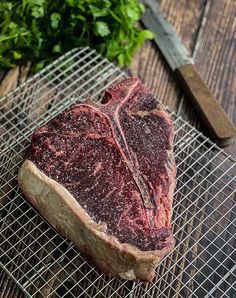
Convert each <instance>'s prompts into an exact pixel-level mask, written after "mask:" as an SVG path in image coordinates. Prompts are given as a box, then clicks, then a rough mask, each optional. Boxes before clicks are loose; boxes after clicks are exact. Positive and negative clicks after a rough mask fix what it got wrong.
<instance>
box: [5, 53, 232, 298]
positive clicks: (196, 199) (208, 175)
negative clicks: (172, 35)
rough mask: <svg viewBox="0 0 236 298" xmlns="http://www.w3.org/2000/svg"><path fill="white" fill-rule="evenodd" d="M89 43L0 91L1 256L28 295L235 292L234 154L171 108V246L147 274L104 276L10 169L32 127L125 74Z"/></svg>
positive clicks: (21, 155) (95, 94) (19, 158)
mask: <svg viewBox="0 0 236 298" xmlns="http://www.w3.org/2000/svg"><path fill="white" fill-rule="evenodd" d="M124 76H125V75H124V73H123V72H121V71H120V70H119V69H118V68H117V67H115V66H114V65H113V64H111V63H110V62H108V61H107V60H106V59H104V58H102V57H101V56H100V55H98V54H97V53H96V52H95V51H94V50H91V49H89V48H80V49H75V50H72V51H70V52H69V53H67V54H66V55H64V56H62V57H61V58H59V59H58V60H56V61H55V62H54V63H52V64H51V65H49V66H48V67H47V68H46V69H44V70H43V71H42V72H40V73H39V74H37V75H35V76H34V77H32V78H31V79H29V80H28V81H27V82H26V83H24V84H23V85H22V86H21V87H20V88H17V89H16V90H15V91H13V92H12V93H10V94H9V95H8V96H7V97H4V98H3V99H2V102H5V103H4V104H2V106H1V107H0V124H1V126H0V139H1V143H0V148H1V152H0V164H1V168H0V197H1V201H0V202H1V236H0V237H1V265H2V268H3V270H4V271H6V272H7V274H8V275H10V276H11V277H12V279H13V280H14V281H15V282H16V283H17V284H18V286H19V287H20V288H21V289H22V291H23V292H24V293H25V294H26V296H30V297H94V298H95V297H101V298H102V297H105V298H109V297H122V298H123V297H129V298H131V297H132V298H141V297H145V298H148V297H152V298H156V297H231V298H232V297H236V264H235V260H236V250H235V248H236V239H235V234H236V204H235V201H234V200H235V197H234V193H235V181H236V179H235V178H236V176H235V175H236V163H235V161H234V160H233V158H232V157H230V156H229V155H227V154H225V153H224V151H223V150H220V149H219V148H218V147H217V146H216V145H214V144H213V143H211V142H210V141H209V140H208V139H207V138H205V137H204V136H203V135H202V134H201V133H199V132H198V131H197V130H196V129H194V128H193V127H192V126H190V125H189V124H188V123H187V122H185V121H184V120H182V119H181V118H179V117H177V116H176V115H175V114H174V113H172V117H173V119H174V122H175V130H176V138H175V155H176V160H177V166H178V181H177V187H176V191H175V195H174V214H173V229H174V234H175V237H176V239H177V244H176V248H175V249H174V251H173V252H172V253H170V254H169V255H167V256H166V257H165V258H164V259H163V261H162V262H161V264H160V265H159V267H158V268H157V276H156V278H155V280H154V282H153V283H149V284H143V283H140V282H131V281H124V280H121V279H118V278H114V277H107V276H105V275H103V274H101V273H100V272H99V271H97V270H96V268H94V267H93V266H92V265H90V264H88V263H87V262H86V260H84V258H83V256H82V255H81V254H80V253H79V252H78V251H77V250H76V249H75V248H74V247H73V244H72V243H70V241H68V240H66V239H64V238H63V237H61V236H60V235H58V234H57V233H56V232H55V231H54V229H53V228H52V227H51V226H49V224H48V223H47V222H46V221H45V220H44V219H43V218H42V217H41V216H40V215H39V214H38V213H37V211H36V210H35V209H34V208H33V207H32V206H31V205H30V204H29V203H28V202H27V201H26V200H25V198H24V196H23V195H22V193H21V192H20V190H19V187H18V185H17V181H16V175H17V171H18V168H19V165H20V163H21V162H22V160H23V158H24V152H25V149H26V148H27V146H28V145H29V142H30V137H31V134H32V132H33V131H34V130H35V128H36V127H38V126H39V125H41V124H43V123H44V122H46V121H48V120H49V119H51V118H53V117H54V116H55V115H57V114H58V113H60V112H61V111H63V110H64V109H65V108H68V107H69V106H70V105H72V104H74V103H76V102H80V101H83V100H84V99H86V98H88V97H93V98H95V99H96V100H99V99H100V98H101V95H102V93H103V91H104V89H106V88H107V87H108V86H109V85H110V84H112V83H114V82H116V81H118V80H120V79H121V78H122V77H124Z"/></svg>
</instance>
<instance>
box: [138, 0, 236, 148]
mask: <svg viewBox="0 0 236 298" xmlns="http://www.w3.org/2000/svg"><path fill="white" fill-rule="evenodd" d="M143 4H144V5H145V7H146V10H145V13H144V14H143V16H142V18H141V20H142V22H143V24H144V26H145V27H147V28H149V29H150V30H151V31H152V32H154V33H155V38H154V40H155V43H156V44H157V46H158V48H159V49H160V51H161V52H162V54H163V56H164V57H165V59H166V61H167V62H168V64H169V66H170V68H171V69H172V70H173V71H174V73H175V74H176V76H177V78H178V80H179V82H180V84H181V86H182V88H183V90H184V91H185V93H186V94H187V97H188V98H189V99H190V100H191V101H192V103H193V104H194V106H195V108H196V109H197V110H198V112H199V113H200V116H201V118H202V120H203V122H204V124H205V126H206V128H207V132H208V134H209V137H210V138H211V139H212V140H213V141H215V142H216V143H217V144H218V145H219V146H221V147H224V146H227V145H229V144H230V143H231V142H232V141H233V138H234V136H235V135H236V127H235V126H234V124H233V123H232V122H231V121H230V119H229V117H228V116H227V114H226V113H225V111H224V110H223V108H222V107H221V106H220V104H219V103H218V101H217V100H216V99H215V98H214V95H213V94H212V93H211V91H210V90H209V88H208V87H207V86H206V84H205V83H204V82H203V80H202V79H201V77H200V75H199V74H198V72H197V70H196V68H195V66H194V61H193V59H192V58H191V56H190V55H189V53H188V51H187V49H186V48H185V46H184V45H183V44H182V42H181V41H180V39H179V38H178V37H177V35H176V33H175V31H174V29H173V27H172V26H171V24H170V23H169V22H168V21H167V20H166V19H165V17H164V15H163V13H162V12H161V10H160V7H159V5H158V3H157V1H152V0H145V1H143Z"/></svg>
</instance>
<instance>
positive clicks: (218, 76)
mask: <svg viewBox="0 0 236 298" xmlns="http://www.w3.org/2000/svg"><path fill="white" fill-rule="evenodd" d="M235 15H236V5H235V2H234V1H232V0H215V1H210V0H208V1H207V5H206V9H205V12H204V16H203V19H202V24H201V29H200V31H199V35H198V38H197V42H196V47H195V50H194V52H193V57H194V60H195V64H196V67H197V69H198V71H199V73H200V75H201V76H202V78H203V79H204V81H205V82H206V83H207V85H208V87H209V88H210V89H211V91H212V93H213V94H214V95H215V96H216V98H217V100H218V101H219V102H220V103H221V105H222V106H223V108H224V109H225V111H226V113H227V114H228V115H229V117H230V119H231V120H233V122H234V123H236V100H235V99H236V42H235V41H236V40H235V36H236V23H235V20H236V19H235ZM178 112H179V114H181V115H183V117H184V118H185V119H187V120H188V121H189V122H191V123H192V124H195V125H197V124H198V123H199V122H200V121H199V118H198V117H197V115H196V112H195V111H194V110H192V108H191V105H190V104H188V103H187V100H185V99H184V102H183V105H181V106H180V107H179V110H178ZM197 126H198V125H197ZM225 150H226V151H227V152H228V153H230V154H232V156H233V157H235V158H236V143H235V142H234V144H232V145H231V146H229V147H227V148H225Z"/></svg>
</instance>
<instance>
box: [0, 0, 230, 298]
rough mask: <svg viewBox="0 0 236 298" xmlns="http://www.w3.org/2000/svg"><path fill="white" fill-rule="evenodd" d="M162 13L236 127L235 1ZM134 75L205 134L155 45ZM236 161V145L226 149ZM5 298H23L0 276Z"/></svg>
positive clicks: (184, 2) (174, 4) (178, 6)
mask: <svg viewBox="0 0 236 298" xmlns="http://www.w3.org/2000/svg"><path fill="white" fill-rule="evenodd" d="M160 4H161V8H162V10H163V11H164V12H165V13H166V16H167V19H168V20H169V21H170V22H171V23H172V25H173V26H174V27H175V29H176V31H177V33H178V35H179V36H180V37H181V39H182V41H183V42H184V44H185V45H186V47H187V48H188V50H189V51H190V53H192V56H193V58H194V61H195V63H196V67H197V69H198V71H199V73H200V74H201V76H202V77H203V79H204V80H205V82H206V83H207V84H208V86H209V87H210V89H211V91H212V92H213V93H214V95H215V96H216V98H217V99H218V100H219V102H220V103H221V105H222V106H223V107H224V109H225V110H226V112H227V113H228V115H229V117H230V118H231V119H232V120H233V121H234V123H235V122H236V100H235V99H236V98H235V90H236V73H235V70H236V43H235V34H236V23H235V15H236V5H235V2H234V0H214V1H213V0H212V1H211V0H195V1H189V0H178V1H173V0H162V1H160ZM130 73H131V75H133V76H138V77H139V78H140V79H141V80H142V81H143V83H144V84H145V85H146V86H147V87H149V88H150V90H152V92H153V93H154V94H155V96H156V97H157V98H158V99H159V100H160V101H161V102H163V103H164V104H165V105H167V106H168V107H169V108H170V109H171V110H175V111H176V112H177V114H178V115H181V116H182V117H183V118H184V119H187V120H188V121H189V122H190V123H191V124H192V125H194V126H196V127H197V128H199V129H201V122H200V120H199V117H198V115H197V113H196V112H195V110H194V109H193V108H192V105H191V104H190V103H189V102H188V100H187V98H185V96H184V95H183V93H182V91H181V90H180V88H179V86H178V84H177V82H176V80H175V78H174V75H173V73H172V72H171V70H170V68H169V66H168V65H167V63H166V62H165V61H164V59H163V57H162V55H161V54H160V52H159V51H158V49H157V47H156V46H155V44H154V43H153V42H150V41H147V42H145V44H144V45H143V46H142V48H141V49H139V50H138V52H137V53H136V55H135V57H134V59H133V63H132V66H131V67H130ZM225 151H227V152H228V153H230V154H232V155H233V157H235V158H236V143H235V142H234V144H232V145H230V146H229V147H227V148H225ZM0 297H1V298H13V297H14V298H15V297H17V298H20V297H24V295H23V294H22V293H21V292H20V290H19V289H18V288H17V286H16V285H15V284H14V283H13V282H12V281H11V279H10V278H8V277H7V276H6V275H5V274H3V273H0Z"/></svg>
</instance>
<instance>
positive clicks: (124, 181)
mask: <svg viewBox="0 0 236 298" xmlns="http://www.w3.org/2000/svg"><path fill="white" fill-rule="evenodd" d="M173 135H174V133H173V124H172V121H171V119H170V116H169V115H168V113H167V112H166V111H165V110H164V109H163V107H162V106H161V104H160V103H159V102H158V101H157V100H156V99H155V98H154V97H153V95H152V94H151V93H150V92H149V91H148V90H147V88H145V87H144V86H143V85H142V84H141V83H140V81H139V80H138V79H136V78H129V79H125V80H123V81H121V82H120V83H119V84H117V85H115V86H112V87H110V88H109V89H108V90H107V91H106V92H105V95H104V97H103V102H102V104H98V103H96V102H94V101H92V100H87V101H86V102H84V103H83V104H79V105H77V106H74V107H73V108H71V109H70V110H68V111H66V112H64V113H62V114H60V115H58V116H57V117H55V118H54V119H53V120H51V121H50V122H48V123H47V124H45V125H43V126H41V127H39V128H38V129H37V130H36V131H35V133H34V135H33V138H32V142H31V147H30V150H29V152H28V156H27V160H26V161H25V162H24V164H23V165H22V167H21V170H20V173H19V183H20V185H21V188H22V189H23V191H24V192H25V194H26V195H27V196H28V198H29V199H30V201H31V202H32V203H33V204H34V205H35V206H36V207H37V208H38V209H39V211H40V212H41V213H42V214H43V215H44V217H45V218H46V219H47V220H48V221H49V222H50V223H51V224H52V225H53V226H54V227H55V228H56V229H57V230H58V231H59V232H61V233H62V234H63V235H65V236H66V237H68V238H69V239H71V240H72V241H73V242H74V243H75V245H76V246H77V247H78V248H79V249H80V250H81V251H82V252H84V253H86V254H88V255H89V256H90V257H91V258H92V259H93V261H94V262H95V263H96V264H97V266H98V267H100V268H101V269H102V270H103V271H104V272H107V273H110V274H113V275H120V276H121V277H124V278H127V279H141V280H151V279H152V278H153V277H154V271H155V267H156V266H157V264H158V262H159V261H160V260H161V258H162V257H163V256H164V255H165V254H166V253H168V252H169V251H170V250H171V249H172V248H173V246H174V238H173V235H172V232H171V229H170V228H171V223H170V221H171V213H172V211H171V210H172V197H173V190H174V184H175V174H176V168H175V162H174V156H173Z"/></svg>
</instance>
